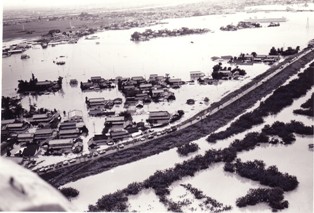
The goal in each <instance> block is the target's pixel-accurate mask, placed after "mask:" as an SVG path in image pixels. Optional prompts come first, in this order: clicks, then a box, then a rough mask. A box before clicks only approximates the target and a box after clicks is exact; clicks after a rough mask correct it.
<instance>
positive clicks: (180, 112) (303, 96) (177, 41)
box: [1, 1, 314, 212]
mask: <svg viewBox="0 0 314 213" xmlns="http://www.w3.org/2000/svg"><path fill="white" fill-rule="evenodd" d="M200 2H201V1H200ZM203 4H204V5H207V4H211V3H208V2H207V3H194V4H191V5H188V4H187V5H185V4H178V6H177V7H176V6H167V7H166V6H165V8H164V9H163V7H161V8H158V7H156V8H155V7H152V8H150V7H148V8H146V7H143V8H142V9H134V11H133V12H132V10H131V9H130V10H125V11H124V10H122V11H120V10H117V11H110V10H108V11H106V10H103V11H101V10H99V11H101V12H96V11H98V10H96V9H95V11H94V10H77V11H76V10H75V12H73V14H68V15H64V14H62V15H57V14H52V15H51V16H48V15H47V16H46V17H45V16H43V15H40V16H38V17H36V18H34V17H33V19H29V21H27V22H25V21H23V19H21V20H14V19H8V15H10V14H11V13H9V12H8V13H7V14H5V16H4V17H5V18H4V35H5V38H7V39H4V41H3V48H2V102H1V103H2V113H1V155H2V157H4V158H6V159H9V160H10V161H13V162H14V163H16V164H17V165H19V166H21V167H24V168H25V169H27V170H29V171H31V172H32V173H34V174H36V175H37V176H38V177H39V178H41V179H42V180H45V181H47V183H49V184H50V185H51V186H52V187H53V188H55V189H57V190H58V191H60V193H61V194H63V195H64V196H66V197H67V198H70V197H71V196H73V197H71V198H70V204H71V205H73V206H74V207H75V208H77V210H78V211H106V212H110V211H114V212H117V211H118V212H120V211H146V212H150V211H162V212H166V211H169V212H172V211H175V212H178V211H179V212H185V211H196V212H203V211H204V212H205V211H211V212H220V211H229V212H241V211H243V209H244V210H247V211H261V212H270V211H279V210H282V212H295V211H296V210H300V209H301V210H302V211H303V212H310V209H311V208H312V207H313V199H312V198H313V190H311V188H313V181H312V180H313V175H312V173H313V162H311V159H312V158H313V152H312V150H313V143H312V142H313V141H312V140H313V106H311V104H310V103H311V101H312V102H313V79H312V77H313V62H314V45H313V33H314V32H313V29H314V28H313V27H312V25H313V23H314V20H313V19H312V18H311V17H312V16H311V15H312V10H313V9H312V8H314V6H313V4H312V3H299V4H291V5H290V7H291V9H289V10H288V9H287V8H288V7H289V5H287V8H279V9H278V10H275V11H272V10H271V9H274V7H273V6H275V5H269V11H267V10H268V9H267V7H266V9H265V8H263V6H261V11H259V8H258V7H254V6H252V7H250V6H246V5H245V3H242V1H241V2H239V3H238V4H236V5H237V6H236V9H235V10H232V9H230V8H231V7H230V6H234V3H232V1H230V2H229V1H227V2H226V3H225V4H222V6H221V7H217V8H216V7H213V8H216V10H214V9H213V8H211V9H203V10H200V9H199V8H200V7H201V6H204V5H203ZM264 4H265V3H264ZM257 5H259V4H257ZM290 7H289V8H290ZM189 9H190V10H189ZM252 10H253V12H252ZM265 10H266V12H265ZM188 11H189V12H188ZM293 11H299V12H293ZM26 14H27V13H26ZM112 17H116V19H114V18H112ZM60 22H63V23H66V24H65V25H66V26H63V25H58V23H60ZM31 23H33V24H38V26H40V25H42V24H43V25H45V23H47V25H49V24H51V26H53V27H49V28H46V27H45V28H44V27H42V28H40V27H38V29H35V28H34V29H33V28H32V27H33V25H32V24H31ZM234 23H237V24H234ZM17 26H18V28H21V27H22V31H21V30H20V29H17ZM10 30H12V32H14V30H16V33H15V34H14V35H12V36H11V37H10V35H9V34H7V33H9V32H10ZM17 32H18V33H17ZM300 32H302V33H300ZM17 34H19V35H20V36H17V37H15V36H16V35H17ZM296 37H298V39H295V38H296ZM287 91H291V92H287ZM267 150H270V151H269V152H268V151H267ZM280 152H282V153H285V154H280V155H279V153H280ZM293 154H295V156H293V157H291V156H292V155H293ZM280 156H281V157H282V159H281V157H280ZM289 156H290V157H291V162H290V161H289ZM301 156H302V157H301ZM270 159H271V160H270ZM283 159H284V160H286V162H288V161H289V163H291V165H293V168H292V166H291V167H289V166H288V165H287V164H288V163H285V162H284V160H283ZM277 167H278V168H277ZM134 171H138V172H134ZM309 173H311V174H310V175H309ZM252 174H257V175H252ZM207 180H209V182H208V181H207ZM103 181H105V182H106V183H110V184H100V182H103ZM230 189H231V190H230ZM71 193H74V194H75V195H70V194H71ZM270 193H273V194H274V195H276V196H277V197H276V196H274V197H271V196H269V194H270ZM227 194H228V195H227ZM257 195H258V196H260V197H263V199H256V200H252V201H251V200H250V198H252V197H256V196H257ZM305 200H308V201H307V202H305ZM17 210H22V209H17Z"/></svg>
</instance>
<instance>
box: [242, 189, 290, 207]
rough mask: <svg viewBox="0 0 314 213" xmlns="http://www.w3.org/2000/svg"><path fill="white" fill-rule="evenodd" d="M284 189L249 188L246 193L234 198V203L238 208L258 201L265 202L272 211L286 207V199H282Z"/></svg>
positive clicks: (252, 204)
mask: <svg viewBox="0 0 314 213" xmlns="http://www.w3.org/2000/svg"><path fill="white" fill-rule="evenodd" d="M283 193H284V191H283V190H282V189H281V188H273V189H264V188H258V189H250V190H249V192H248V194H247V195H245V196H244V197H240V198H238V199H237V200H236V205H237V206H238V207H240V208H242V207H245V206H248V205H250V206H254V205H256V204H258V203H262V202H265V203H267V204H268V205H269V206H270V207H271V208H272V209H273V211H276V210H280V209H284V208H288V205H289V203H288V201H286V200H285V201H283V199H284V196H283Z"/></svg>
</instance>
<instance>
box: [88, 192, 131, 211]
mask: <svg viewBox="0 0 314 213" xmlns="http://www.w3.org/2000/svg"><path fill="white" fill-rule="evenodd" d="M127 201H128V197H127V196H126V195H125V193H123V192H122V191H116V192H114V193H111V194H108V195H104V196H102V197H101V198H100V199H99V200H98V201H97V202H96V205H89V206H88V211H90V212H98V211H106V212H124V211H127V208H128V206H127V204H126V202H127Z"/></svg>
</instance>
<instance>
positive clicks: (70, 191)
mask: <svg viewBox="0 0 314 213" xmlns="http://www.w3.org/2000/svg"><path fill="white" fill-rule="evenodd" d="M59 190H60V192H61V193H62V194H63V195H64V196H65V197H66V198H74V197H77V196H78V195H79V193H80V192H79V191H78V190H77V189H74V188H72V187H65V188H61V189H59Z"/></svg>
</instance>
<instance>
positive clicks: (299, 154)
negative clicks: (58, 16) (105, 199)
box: [64, 77, 314, 212]
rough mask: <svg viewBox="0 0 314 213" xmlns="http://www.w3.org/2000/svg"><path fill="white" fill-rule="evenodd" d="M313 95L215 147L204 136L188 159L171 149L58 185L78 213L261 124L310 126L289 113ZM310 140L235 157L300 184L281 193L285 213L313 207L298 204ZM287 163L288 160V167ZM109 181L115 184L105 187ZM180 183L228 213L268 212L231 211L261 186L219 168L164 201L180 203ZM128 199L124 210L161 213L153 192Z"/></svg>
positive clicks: (306, 195)
mask: <svg viewBox="0 0 314 213" xmlns="http://www.w3.org/2000/svg"><path fill="white" fill-rule="evenodd" d="M292 78H294V77H292ZM313 92H314V88H312V89H311V90H309V91H308V92H307V93H306V95H305V96H303V97H301V98H299V99H297V100H295V101H294V102H293V104H292V105H291V106H289V107H286V108H284V109H283V110H282V111H281V112H280V113H278V114H277V115H276V117H275V118H274V117H266V118H265V123H264V124H261V125H257V126H254V127H253V128H252V129H250V130H247V131H245V132H243V133H240V134H237V135H234V136H232V137H230V138H227V139H225V140H222V141H218V142H217V143H216V144H209V143H208V142H206V137H203V138H200V139H198V140H196V141H194V142H195V143H197V144H198V145H199V147H200V150H199V151H197V152H196V153H192V154H190V155H189V156H188V157H179V155H178V154H177V153H176V149H171V150H169V151H165V152H162V153H160V154H159V155H154V156H151V157H148V158H145V159H142V160H139V161H136V162H132V163H129V164H127V165H123V166H119V167H117V168H115V169H113V170H110V171H106V172H103V173H100V174H97V175H93V176H89V177H86V178H82V179H80V180H77V181H75V182H71V183H68V184H66V185H64V186H71V187H74V188H76V189H78V190H79V191H80V196H79V197H78V198H77V199H75V200H73V204H74V205H75V206H77V207H78V208H79V209H81V210H86V209H87V206H88V205H89V204H94V203H95V202H96V201H97V199H98V198H100V197H101V196H102V195H105V194H109V193H112V192H115V191H116V190H118V189H123V188H125V187H126V186H127V185H128V184H130V183H132V182H140V181H143V180H145V179H146V178H148V177H149V176H150V175H152V174H153V173H154V172H155V171H156V170H164V169H167V168H171V167H174V166H175V164H176V163H180V162H183V161H184V160H187V159H190V158H192V157H194V156H195V155H197V154H204V153H205V151H206V150H208V149H210V148H215V149H219V148H225V147H227V146H228V145H229V144H230V143H231V142H232V141H233V140H235V139H242V138H243V137H244V136H245V134H247V133H248V132H252V131H260V130H261V129H262V128H263V126H264V125H265V124H272V123H273V122H274V121H277V120H278V121H282V122H289V121H291V120H296V121H301V122H303V123H304V124H305V125H312V124H313V118H310V117H307V116H299V115H294V114H291V113H292V110H294V109H298V108H300V105H301V104H302V103H304V102H305V101H306V100H308V99H309V98H310V97H311V94H312V93H313ZM287 118H289V119H287ZM273 119H275V120H273ZM311 141H313V138H312V137H301V136H297V141H296V142H295V143H294V144H292V145H288V146H284V145H267V146H262V147H257V148H255V149H254V150H253V151H249V152H243V153H240V154H239V155H238V157H239V158H241V159H242V160H243V161H246V160H254V159H260V160H264V161H265V163H266V165H267V166H270V165H277V166H278V169H279V171H281V172H283V173H285V172H287V173H289V174H291V175H296V176H297V178H298V180H299V182H300V185H299V187H298V188H297V189H296V190H294V191H292V192H289V193H285V194H286V195H285V196H286V199H288V201H289V203H290V207H291V208H290V207H289V209H288V210H287V211H288V212H295V211H296V210H297V209H299V210H300V211H302V212H309V211H303V209H304V210H308V209H309V208H310V207H311V206H312V204H313V202H308V203H307V204H304V202H306V201H309V199H310V198H311V196H312V197H313V195H312V189H313V181H312V180H313V152H310V151H309V150H308V148H307V147H308V144H309V143H310V142H311ZM294 151H295V152H294ZM291 161H293V163H292V164H291ZM290 165H292V166H290ZM137 168H145V169H141V172H135V171H137ZM287 168H289V169H287ZM125 177H127V178H125ZM112 180H119V181H115V182H110V181H112ZM99 182H109V183H110V184H107V185H103V186H100V185H99ZM301 182H302V183H301ZM181 183H183V184H187V183H190V184H192V185H193V186H194V187H196V188H198V189H200V190H202V191H203V192H204V193H205V194H206V195H208V196H210V197H212V198H214V199H216V200H217V201H219V202H222V203H223V204H225V205H231V206H233V211H240V210H241V211H248V212H250V211H255V212H260V211H266V212H270V210H269V207H267V206H266V205H264V204H260V205H256V206H254V207H248V208H245V209H243V210H242V209H237V207H236V206H235V201H236V199H237V198H238V197H240V196H244V195H245V194H246V192H247V191H248V190H249V189H250V188H258V187H261V185H259V184H258V183H256V182H254V181H251V180H248V179H245V178H241V177H239V176H237V175H234V174H230V173H227V172H224V171H223V164H214V165H213V166H211V167H210V168H209V169H207V170H204V171H201V172H199V173H197V174H196V175H195V177H193V178H191V177H189V178H184V179H183V180H182V181H178V182H176V183H174V184H172V186H171V189H173V190H171V195H170V198H171V199H173V200H174V201H180V199H179V198H178V197H179V196H182V195H183V194H185V193H186V190H184V189H183V188H182V187H181V186H179V184H181ZM91 191H93V193H90V192H91ZM226 194H228V196H226ZM144 195H147V196H144ZM143 197H145V199H144V200H145V202H144V203H146V204H147V205H146V204H145V205H144V204H143V202H141V201H142V198H143ZM186 198H188V199H190V200H192V199H193V196H192V195H190V196H187V197H186ZM304 199H305V201H304ZM129 200H130V201H129V203H130V210H134V209H135V210H137V211H163V210H164V209H163V207H160V203H159V202H156V197H155V196H154V193H153V192H149V191H145V192H143V193H140V194H139V195H137V196H130V197H129ZM157 200H158V199H157ZM148 204H150V205H148ZM192 207H193V208H194V209H195V208H199V206H198V205H194V204H193V205H191V206H188V207H185V208H186V209H185V210H186V211H190V208H192ZM198 211H201V209H198Z"/></svg>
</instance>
